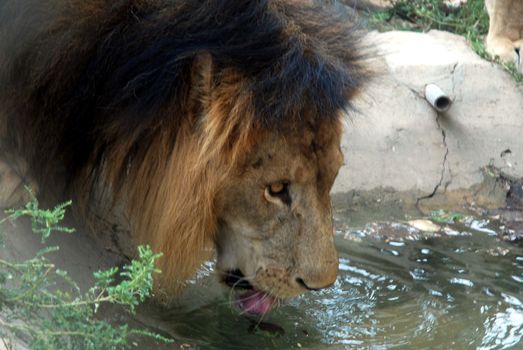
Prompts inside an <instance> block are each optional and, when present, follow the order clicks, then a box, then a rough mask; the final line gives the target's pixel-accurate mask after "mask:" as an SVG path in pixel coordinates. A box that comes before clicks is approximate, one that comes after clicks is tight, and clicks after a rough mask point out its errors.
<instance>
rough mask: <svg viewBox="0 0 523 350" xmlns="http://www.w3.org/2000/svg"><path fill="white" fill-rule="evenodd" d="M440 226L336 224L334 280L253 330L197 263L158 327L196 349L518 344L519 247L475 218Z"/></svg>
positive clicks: (522, 279) (522, 266) (522, 312)
mask: <svg viewBox="0 0 523 350" xmlns="http://www.w3.org/2000/svg"><path fill="white" fill-rule="evenodd" d="M400 226H401V225H399V226H395V229H398V227H400ZM442 232H443V234H442V236H441V237H437V238H436V237H431V238H422V239H420V240H409V239H408V238H407V239H405V238H404V237H403V238H398V237H397V238H395V239H381V240H377V239H374V238H371V237H369V236H368V232H366V231H364V230H363V231H350V230H344V231H341V230H340V231H339V232H338V234H337V245H338V248H339V251H340V277H339V278H338V281H337V282H336V284H335V285H334V287H333V288H330V289H328V290H324V291H321V292H316V293H310V294H308V295H304V296H302V297H299V298H296V299H294V300H291V301H289V302H287V303H286V304H285V305H284V306H281V307H280V308H279V309H278V310H275V311H273V312H271V313H270V315H268V316H267V317H266V319H264V320H263V321H264V322H267V323H266V324H265V323H264V324H262V327H259V328H256V327H254V326H255V324H256V322H259V321H258V320H249V319H248V318H246V317H244V316H240V315H238V314H237V312H236V311H234V310H231V308H230V306H229V302H228V300H227V297H224V296H223V294H224V293H223V291H222V292H219V291H218V290H219V288H217V283H216V282H215V280H214V277H213V276H209V272H210V271H211V270H212V267H210V266H207V273H203V274H202V275H201V276H200V277H199V278H198V281H197V283H195V284H194V285H193V286H191V290H189V291H188V292H187V294H186V297H185V300H184V301H183V303H182V304H183V305H184V306H183V307H179V308H177V309H175V310H172V311H171V312H169V313H168V314H165V315H163V316H162V320H158V321H157V323H158V327H159V328H161V329H163V330H165V331H167V332H169V333H171V334H172V335H173V336H175V337H176V338H177V339H178V340H182V341H186V342H187V343H189V344H191V345H193V346H194V347H196V348H201V349H285V348H286V349H298V348H307V349H391V348H394V349H416V350H419V349H509V348H513V349H523V339H522V338H523V303H522V300H523V248H522V247H521V246H518V245H516V244H508V243H505V242H502V241H500V240H498V239H497V238H496V236H493V235H492V233H491V232H492V229H491V228H489V227H487V225H486V224H485V222H482V221H474V220H470V222H469V223H468V224H467V226H460V225H453V227H445V228H444V229H443V230H442ZM409 234H411V233H409ZM253 325H254V326H253Z"/></svg>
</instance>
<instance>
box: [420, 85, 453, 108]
mask: <svg viewBox="0 0 523 350" xmlns="http://www.w3.org/2000/svg"><path fill="white" fill-rule="evenodd" d="M425 99H426V100H427V101H428V102H429V103H430V105H431V106H432V107H433V108H434V109H435V110H436V111H438V112H446V111H447V110H448V109H449V108H450V105H451V104H452V100H451V99H450V97H449V96H448V95H447V94H446V93H445V92H444V91H443V90H441V88H440V87H439V86H437V85H436V84H427V85H426V86H425Z"/></svg>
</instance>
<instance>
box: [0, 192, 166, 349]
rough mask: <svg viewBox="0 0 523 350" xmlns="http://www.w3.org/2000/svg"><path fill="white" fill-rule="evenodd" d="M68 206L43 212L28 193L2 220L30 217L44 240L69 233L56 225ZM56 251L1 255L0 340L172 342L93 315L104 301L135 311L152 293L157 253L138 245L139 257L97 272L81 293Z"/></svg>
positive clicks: (70, 344)
mask: <svg viewBox="0 0 523 350" xmlns="http://www.w3.org/2000/svg"><path fill="white" fill-rule="evenodd" d="M31 196H32V194H31ZM70 205H71V202H66V203H64V204H60V205H58V206H56V207H55V208H54V209H52V210H42V209H40V208H39V204H38V201H37V199H36V198H35V197H34V196H32V200H31V201H30V202H29V203H27V205H26V206H25V207H24V208H20V209H16V210H9V211H7V212H6V214H7V217H5V218H4V219H2V220H0V224H4V223H5V222H6V221H8V220H14V219H18V218H20V217H29V218H30V220H31V222H32V229H33V232H35V233H37V234H40V235H41V236H42V241H43V242H45V240H46V239H47V238H48V237H49V235H50V234H51V233H52V232H54V231H59V232H72V231H73V230H72V229H70V228H66V227H61V226H60V225H59V223H60V221H61V220H62V219H63V217H64V215H65V209H66V207H68V206H70ZM58 249H59V247H47V248H45V249H43V250H41V251H39V252H38V253H37V254H36V256H35V257H33V258H32V259H29V260H26V261H22V262H10V261H6V260H2V259H0V339H1V338H6V337H7V338H16V339H18V340H19V341H21V342H23V343H25V344H27V345H28V346H29V347H30V348H31V349H35V350H44V349H45V350H49V349H60V350H66V349H82V350H83V349H85V350H90V349H92V350H95V349H96V350H105V349H108V350H109V349H127V348H129V347H131V343H132V341H131V339H134V338H135V337H140V336H145V337H151V338H153V339H155V340H157V341H159V342H170V341H171V340H170V339H167V338H165V337H163V336H160V335H158V334H155V333H152V332H150V331H147V330H143V329H132V328H130V327H129V326H128V325H127V324H120V325H115V324H113V323H110V322H108V321H105V320H101V319H98V318H97V311H98V309H99V307H100V305H103V304H105V303H109V304H119V305H122V306H124V307H125V308H127V309H128V310H129V312H131V313H133V312H134V311H135V307H136V306H137V305H138V304H140V303H141V302H143V301H144V300H145V299H146V298H147V297H148V296H149V295H150V292H151V287H152V276H153V274H154V273H159V271H158V270H157V269H156V268H155V261H156V259H158V258H159V257H160V254H154V253H153V252H152V251H151V249H150V248H149V247H146V246H140V247H138V256H139V257H138V259H136V260H133V261H131V263H130V264H128V265H126V266H124V267H123V268H121V269H119V268H116V267H114V268H111V269H109V270H105V271H99V272H96V273H95V274H94V278H95V284H94V286H93V287H91V288H90V289H89V290H88V291H87V292H82V291H81V290H80V288H79V287H78V285H77V284H76V283H75V282H74V281H73V279H72V278H71V277H69V275H68V274H67V272H66V271H62V270H59V269H57V268H56V266H55V265H54V264H52V263H51V262H50V260H49V259H48V258H47V256H48V254H49V253H52V252H55V251H57V250H58ZM117 280H119V282H116V281H117ZM59 286H60V287H59ZM63 286H65V287H63Z"/></svg>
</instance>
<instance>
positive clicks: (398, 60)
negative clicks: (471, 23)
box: [333, 31, 523, 212]
mask: <svg viewBox="0 0 523 350" xmlns="http://www.w3.org/2000/svg"><path fill="white" fill-rule="evenodd" d="M366 40H367V42H373V43H375V45H370V46H373V47H374V46H375V47H376V49H375V50H374V51H373V52H372V53H371V56H372V58H371V59H370V62H371V64H372V66H373V67H374V68H375V71H376V72H377V73H376V76H375V79H374V80H373V81H372V82H371V83H370V84H368V86H367V87H366V88H365V90H364V91H363V92H362V94H361V96H360V98H359V100H358V101H357V103H356V107H357V110H358V112H357V113H353V114H352V115H351V116H350V117H349V122H348V125H347V128H346V131H345V134H344V138H343V142H342V150H343V151H344V153H345V158H346V165H345V166H344V167H343V168H342V169H341V170H340V174H339V176H338V179H337V181H336V183H335V186H334V189H333V198H334V204H335V207H336V208H337V209H339V210H343V209H348V208H354V207H355V206H356V207H357V206H358V205H362V206H369V205H370V206H372V205H374V206H375V208H376V210H377V211H379V210H380V208H383V207H386V206H387V203H388V204H390V205H391V206H393V207H394V210H393V211H396V209H397V208H400V209H401V210H402V211H407V212H408V211H409V209H411V208H416V207H418V208H419V209H421V210H422V211H428V210H432V209H437V208H461V207H462V206H463V205H465V204H472V203H474V204H478V205H482V206H486V207H498V206H503V205H504V201H505V196H506V191H507V189H506V188H505V186H502V185H500V182H499V181H497V180H496V178H495V177H491V176H490V175H489V174H491V172H488V171H485V169H486V167H495V168H497V169H500V171H501V172H502V173H503V174H505V175H507V176H510V177H513V178H522V177H523V138H522V137H521V135H522V134H523V113H522V112H521V111H523V93H522V90H521V87H518V86H517V85H516V83H515V82H514V81H513V80H512V78H511V77H510V76H509V75H508V74H507V73H506V72H504V71H503V70H502V69H501V68H500V67H499V66H497V65H495V64H492V63H490V62H487V61H485V60H482V59H481V58H480V57H478V56H477V55H476V54H475V53H474V52H473V51H472V50H471V49H470V47H469V46H468V44H467V42H466V40H465V39H464V38H462V37H460V36H457V35H454V34H450V33H447V32H440V31H431V32H429V33H426V34H423V33H413V32H387V33H376V32H373V33H369V34H368V36H367V38H366ZM428 83H434V84H437V85H438V86H440V87H441V88H442V89H443V90H444V91H446V92H447V93H448V94H449V96H450V97H451V99H452V100H453V105H452V106H451V108H450V109H449V110H448V111H447V112H445V113H439V114H438V113H437V112H436V111H435V110H433V109H432V108H431V107H430V106H429V104H428V103H427V102H426V101H425V99H424V97H423V92H424V87H425V85H426V84H428ZM350 210H353V209H350ZM387 212H390V210H388V211H387Z"/></svg>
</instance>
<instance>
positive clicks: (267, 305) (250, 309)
mask: <svg viewBox="0 0 523 350" xmlns="http://www.w3.org/2000/svg"><path fill="white" fill-rule="evenodd" d="M274 302H275V300H274V298H273V297H271V296H270V295H269V294H267V293H265V292H260V291H259V290H256V289H253V290H250V291H248V292H247V293H244V294H242V295H240V297H239V298H238V299H237V300H236V304H237V305H238V307H239V308H240V310H241V311H242V312H244V313H248V314H253V315H263V314H266V313H267V312H268V311H269V310H270V309H271V307H272V305H273V304H274Z"/></svg>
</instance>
